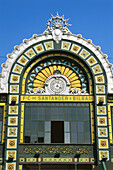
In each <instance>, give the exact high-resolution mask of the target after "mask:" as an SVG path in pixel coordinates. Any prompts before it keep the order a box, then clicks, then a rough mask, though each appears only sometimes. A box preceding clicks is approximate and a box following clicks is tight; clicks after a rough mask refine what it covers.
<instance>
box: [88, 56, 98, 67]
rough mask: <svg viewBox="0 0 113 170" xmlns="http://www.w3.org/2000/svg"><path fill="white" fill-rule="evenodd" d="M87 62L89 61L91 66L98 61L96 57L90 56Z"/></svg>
mask: <svg viewBox="0 0 113 170" xmlns="http://www.w3.org/2000/svg"><path fill="white" fill-rule="evenodd" d="M87 62H88V63H89V65H90V66H92V65H94V64H96V63H97V61H96V59H95V58H94V57H93V56H91V57H90V58H88V60H87Z"/></svg>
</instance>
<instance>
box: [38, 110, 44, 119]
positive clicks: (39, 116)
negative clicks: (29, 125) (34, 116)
mask: <svg viewBox="0 0 113 170" xmlns="http://www.w3.org/2000/svg"><path fill="white" fill-rule="evenodd" d="M38 119H39V120H45V113H44V112H40V113H38Z"/></svg>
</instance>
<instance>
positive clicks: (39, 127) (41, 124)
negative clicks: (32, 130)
mask: <svg viewBox="0 0 113 170" xmlns="http://www.w3.org/2000/svg"><path fill="white" fill-rule="evenodd" d="M38 131H44V122H43V121H39V122H38Z"/></svg>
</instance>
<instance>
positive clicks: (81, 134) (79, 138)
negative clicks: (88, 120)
mask: <svg viewBox="0 0 113 170" xmlns="http://www.w3.org/2000/svg"><path fill="white" fill-rule="evenodd" d="M77 143H80V144H81V143H84V134H83V132H79V133H78V142H77Z"/></svg>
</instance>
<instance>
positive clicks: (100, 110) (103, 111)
mask: <svg viewBox="0 0 113 170" xmlns="http://www.w3.org/2000/svg"><path fill="white" fill-rule="evenodd" d="M97 115H106V107H105V106H97Z"/></svg>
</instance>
